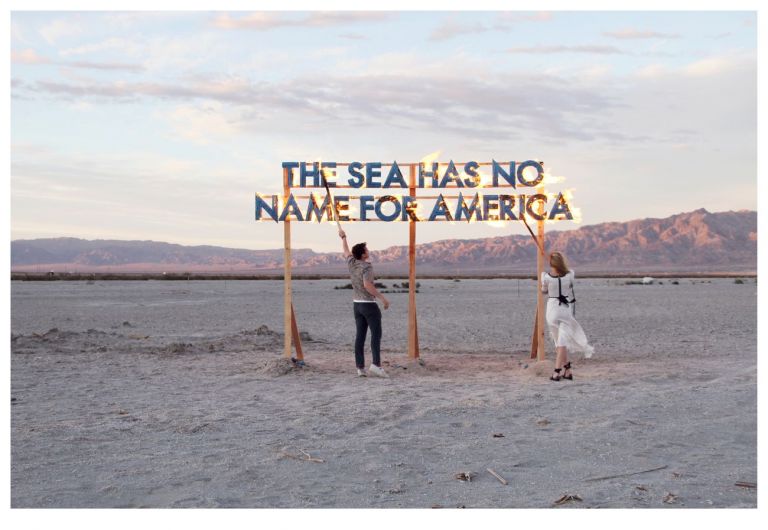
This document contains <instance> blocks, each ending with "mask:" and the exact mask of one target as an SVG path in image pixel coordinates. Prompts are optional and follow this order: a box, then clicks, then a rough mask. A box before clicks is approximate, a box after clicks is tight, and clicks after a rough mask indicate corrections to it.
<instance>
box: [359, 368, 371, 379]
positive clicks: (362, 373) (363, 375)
mask: <svg viewBox="0 0 768 530" xmlns="http://www.w3.org/2000/svg"><path fill="white" fill-rule="evenodd" d="M357 377H368V374H367V373H366V372H365V368H358V369H357Z"/></svg>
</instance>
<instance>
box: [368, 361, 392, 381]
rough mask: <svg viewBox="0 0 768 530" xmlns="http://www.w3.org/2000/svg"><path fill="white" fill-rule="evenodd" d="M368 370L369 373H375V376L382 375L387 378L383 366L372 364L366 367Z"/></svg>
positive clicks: (387, 375)
mask: <svg viewBox="0 0 768 530" xmlns="http://www.w3.org/2000/svg"><path fill="white" fill-rule="evenodd" d="M368 371H369V372H370V373H371V375H375V376H376V377H383V378H385V379H387V378H389V374H388V373H387V372H385V371H384V368H382V367H380V366H376V365H375V364H372V365H371V367H370V368H368Z"/></svg>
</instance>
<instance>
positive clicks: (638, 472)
mask: <svg viewBox="0 0 768 530" xmlns="http://www.w3.org/2000/svg"><path fill="white" fill-rule="evenodd" d="M667 467H669V466H659V467H654V468H653V469H645V470H643V471H633V472H632V473H621V474H619V475H609V476H607V477H593V478H588V479H584V482H595V481H598V480H608V479H609V478H619V477H631V476H632V475H642V474H643V473H650V472H651V471H659V470H661V469H666V468H667Z"/></svg>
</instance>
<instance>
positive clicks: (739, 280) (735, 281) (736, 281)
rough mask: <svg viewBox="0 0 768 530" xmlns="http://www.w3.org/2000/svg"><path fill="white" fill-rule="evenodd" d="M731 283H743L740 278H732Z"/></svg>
mask: <svg viewBox="0 0 768 530" xmlns="http://www.w3.org/2000/svg"><path fill="white" fill-rule="evenodd" d="M733 283H737V284H739V285H741V284H743V283H744V280H742V279H741V278H736V279H735V280H733Z"/></svg>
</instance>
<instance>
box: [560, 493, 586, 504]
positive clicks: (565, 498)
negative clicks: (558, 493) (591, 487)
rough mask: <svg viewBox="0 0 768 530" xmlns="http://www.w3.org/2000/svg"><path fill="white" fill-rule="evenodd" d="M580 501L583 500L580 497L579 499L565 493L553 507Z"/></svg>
mask: <svg viewBox="0 0 768 530" xmlns="http://www.w3.org/2000/svg"><path fill="white" fill-rule="evenodd" d="M582 500H583V499H582V498H581V497H579V496H578V495H573V494H571V493H566V494H565V495H563V496H562V497H560V498H559V499H557V500H556V501H555V503H554V505H555V506H560V505H561V504H565V503H566V502H571V501H579V502H581V501H582Z"/></svg>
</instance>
